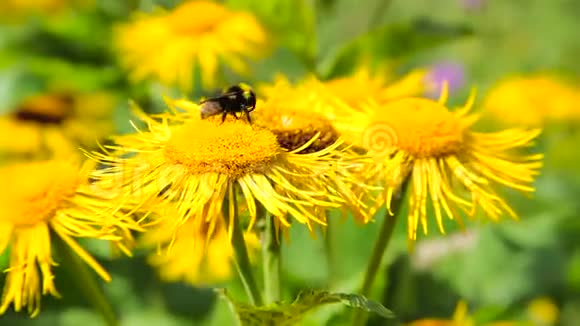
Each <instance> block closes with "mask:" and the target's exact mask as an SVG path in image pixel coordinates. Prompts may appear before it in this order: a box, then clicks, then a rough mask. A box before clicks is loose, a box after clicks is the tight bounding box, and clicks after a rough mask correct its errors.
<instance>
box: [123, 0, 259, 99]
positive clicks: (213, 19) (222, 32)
mask: <svg viewBox="0 0 580 326" xmlns="http://www.w3.org/2000/svg"><path fill="white" fill-rule="evenodd" d="M115 34H116V39H115V45H116V47H117V48H118V51H119V57H120V61H121V63H122V65H124V66H125V67H126V68H127V69H128V70H130V71H131V74H130V77H131V79H133V80H135V81H141V80H145V79H148V78H154V79H157V80H159V81H160V82H161V83H162V84H165V85H177V86H179V87H180V88H181V89H182V90H190V89H191V88H192V86H193V80H194V76H195V73H196V72H197V69H199V73H200V76H201V80H202V83H203V86H204V87H213V86H214V85H216V77H217V76H216V75H217V72H218V69H219V66H220V63H222V64H224V65H225V66H227V67H228V68H229V69H232V70H233V71H235V72H237V73H241V74H245V73H247V72H248V66H247V62H246V59H254V58H258V57H259V56H260V55H262V53H263V52H264V50H265V47H266V43H267V41H266V34H265V31H264V29H263V28H262V26H261V25H260V24H259V23H258V21H257V20H256V18H255V17H254V16H252V15H251V14H249V13H245V12H236V11H230V10H229V9H227V8H225V7H224V6H223V5H221V4H218V3H213V2H210V1H187V2H185V3H183V4H182V5H180V6H178V7H177V8H175V9H174V10H173V11H170V12H165V11H160V12H156V13H154V14H144V13H140V14H138V15H136V16H135V19H134V20H133V21H132V22H130V23H126V24H123V25H120V26H119V27H118V28H117V30H116V33H115Z"/></svg>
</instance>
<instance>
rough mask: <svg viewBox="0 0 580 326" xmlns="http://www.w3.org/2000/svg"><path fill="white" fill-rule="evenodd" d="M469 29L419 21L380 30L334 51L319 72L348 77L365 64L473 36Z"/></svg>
mask: <svg viewBox="0 0 580 326" xmlns="http://www.w3.org/2000/svg"><path fill="white" fill-rule="evenodd" d="M471 34H472V33H471V30H470V29H469V28H468V27H467V26H463V25H459V26H449V25H442V24H438V23H435V22H432V21H429V20H425V19H419V20H416V21H414V22H410V23H397V24H390V25H386V26H383V27H380V28H378V29H376V30H374V31H371V32H369V33H367V34H364V35H362V36H360V37H358V38H356V39H355V40H353V41H351V42H350V43H348V44H347V45H345V46H344V47H341V48H338V49H335V51H331V53H330V54H329V55H327V56H326V58H325V59H324V60H323V61H322V62H321V63H320V65H319V72H320V73H321V74H322V75H323V76H326V77H327V78H332V77H336V76H339V75H344V74H348V73H350V72H352V71H353V69H355V68H356V67H357V66H360V63H361V62H368V63H382V62H384V61H385V59H391V60H396V59H400V58H402V57H405V56H409V55H411V54H413V53H416V52H419V51H423V50H426V49H430V48H433V47H436V46H439V45H442V44H444V43H447V42H450V41H453V40H457V39H458V38H460V37H465V36H468V35H471Z"/></svg>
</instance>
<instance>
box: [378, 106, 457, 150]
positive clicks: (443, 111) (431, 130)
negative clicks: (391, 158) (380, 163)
mask: <svg viewBox="0 0 580 326" xmlns="http://www.w3.org/2000/svg"><path fill="white" fill-rule="evenodd" d="M380 119H381V120H382V121H385V122H387V123H388V124H389V126H390V127H391V128H392V129H393V131H394V132H395V135H396V138H397V139H396V141H397V147H398V148H399V149H401V150H404V151H406V152H408V153H409V154H412V155H414V156H416V157H438V156H444V155H449V154H453V153H456V152H458V151H459V150H460V149H461V147H462V145H463V137H464V129H465V128H464V125H463V123H462V121H461V119H460V117H458V116H457V115H454V114H453V113H452V112H450V111H449V110H448V109H447V108H446V107H445V106H444V105H442V104H440V103H438V102H435V101H432V100H428V99H421V98H405V99H401V100H397V101H393V102H390V103H388V104H386V106H385V107H384V111H383V112H381V117H380Z"/></svg>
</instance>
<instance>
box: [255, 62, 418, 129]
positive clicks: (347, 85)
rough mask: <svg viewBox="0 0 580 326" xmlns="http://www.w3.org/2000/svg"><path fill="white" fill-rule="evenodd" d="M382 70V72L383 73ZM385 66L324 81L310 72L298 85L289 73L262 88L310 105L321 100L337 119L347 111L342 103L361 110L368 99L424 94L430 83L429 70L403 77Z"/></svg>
mask: <svg viewBox="0 0 580 326" xmlns="http://www.w3.org/2000/svg"><path fill="white" fill-rule="evenodd" d="M381 72H382V74H381ZM384 75H386V73H385V72H383V71H382V70H380V71H378V72H376V73H374V74H373V73H371V72H370V71H369V70H368V69H367V68H361V69H359V70H357V71H356V72H355V73H354V74H352V75H350V76H345V77H338V78H334V79H330V80H327V81H321V80H319V79H317V78H316V77H313V76H310V77H308V78H306V79H304V80H302V81H301V82H299V83H297V84H296V85H292V84H291V83H290V82H289V81H288V80H287V79H285V77H283V76H277V78H276V80H275V82H274V84H273V85H268V86H264V87H263V88H262V89H261V91H262V92H263V93H264V94H265V96H266V98H267V99H273V98H293V99H295V100H298V101H306V102H308V103H310V106H311V107H312V106H315V104H318V105H317V106H318V109H319V110H320V112H321V113H328V116H327V118H329V119H331V120H333V118H334V117H335V115H337V114H339V113H340V114H347V113H348V111H343V110H342V109H341V106H348V107H350V108H354V109H357V110H361V109H363V108H367V107H366V106H364V104H367V103H368V102H377V103H384V102H387V101H390V100H393V99H397V98H401V97H409V96H417V95H420V94H421V93H422V92H423V91H424V90H425V87H426V84H425V82H424V77H425V75H426V71H425V70H414V71H411V72H410V73H409V74H407V75H405V76H403V77H402V78H400V79H394V78H391V79H388V78H386V77H385V76H384Z"/></svg>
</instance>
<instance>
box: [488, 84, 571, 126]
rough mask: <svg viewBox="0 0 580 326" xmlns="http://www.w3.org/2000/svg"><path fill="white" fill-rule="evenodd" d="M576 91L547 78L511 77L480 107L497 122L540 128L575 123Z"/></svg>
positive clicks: (490, 94)
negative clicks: (565, 122)
mask: <svg viewBox="0 0 580 326" xmlns="http://www.w3.org/2000/svg"><path fill="white" fill-rule="evenodd" d="M579 101H580V87H578V86H576V87H574V86H572V85H570V84H566V83H565V82H563V81H561V80H558V79H557V78H553V77H550V76H535V77H512V78H509V79H506V80H503V81H502V82H500V83H499V84H498V85H496V86H495V87H494V88H493V89H492V90H491V91H490V92H489V93H488V95H487V96H486V98H485V101H484V103H483V106H484V107H485V108H486V109H487V110H488V111H489V114H490V116H491V117H493V118H494V119H495V120H497V121H501V122H504V123H509V124H512V125H513V124H516V125H519V126H543V125H544V124H546V123H549V122H553V121H560V122H564V121H570V120H573V121H579V120H580V108H579V107H578V102H579Z"/></svg>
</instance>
